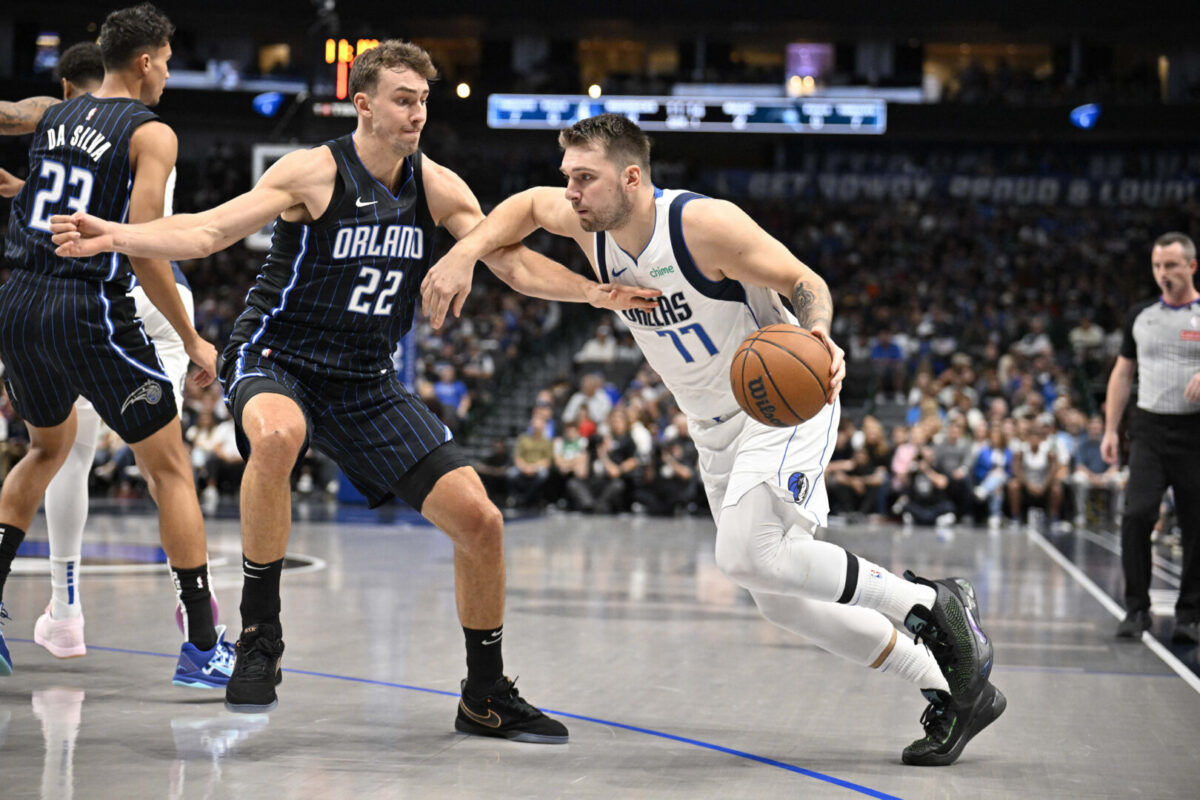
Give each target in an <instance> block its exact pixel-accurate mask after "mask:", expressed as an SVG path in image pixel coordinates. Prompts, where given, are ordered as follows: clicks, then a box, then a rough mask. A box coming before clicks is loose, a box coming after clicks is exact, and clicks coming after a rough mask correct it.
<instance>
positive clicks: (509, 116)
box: [487, 94, 887, 134]
mask: <svg viewBox="0 0 1200 800" xmlns="http://www.w3.org/2000/svg"><path fill="white" fill-rule="evenodd" d="M606 113H607V114H621V115H622V116H626V117H629V119H631V120H633V121H634V122H636V123H637V124H638V125H639V126H640V127H641V128H642V129H643V130H647V131H681V132H687V131H699V132H708V133H823V134H881V133H884V132H885V131H886V130H887V103H885V102H884V101H883V100H878V99H873V98H857V97H856V98H845V99H839V98H835V97H801V98H791V97H779V98H773V97H772V98H762V97H737V98H716V97H674V96H664V97H620V96H613V97H599V98H591V97H587V96H585V95H546V94H493V95H489V96H488V120H487V122H488V127H490V128H526V129H540V130H546V129H553V130H559V129H562V128H566V127H568V126H570V125H573V124H574V123H576V122H578V121H579V120H581V119H586V118H587V117H594V116H596V115H597V114H606Z"/></svg>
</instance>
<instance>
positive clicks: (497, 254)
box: [421, 158, 657, 328]
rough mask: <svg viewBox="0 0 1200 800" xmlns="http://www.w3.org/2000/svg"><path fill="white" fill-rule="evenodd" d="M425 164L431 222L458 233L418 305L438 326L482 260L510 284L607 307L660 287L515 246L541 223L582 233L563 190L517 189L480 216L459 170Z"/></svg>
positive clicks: (461, 299)
mask: <svg viewBox="0 0 1200 800" xmlns="http://www.w3.org/2000/svg"><path fill="white" fill-rule="evenodd" d="M425 164H426V166H425V192H426V195H427V198H428V201H429V208H430V212H431V213H432V214H433V216H434V219H435V221H437V222H438V223H439V224H440V225H442V226H444V227H445V228H446V229H447V230H448V231H450V233H451V235H453V236H454V237H455V238H456V239H458V243H457V244H456V245H455V246H454V247H453V248H451V250H450V252H449V253H447V254H446V255H445V256H443V257H442V258H441V260H439V261H438V262H437V263H436V264H434V265H433V268H432V269H430V271H429V274H427V275H426V276H425V280H424V281H423V282H422V284H421V300H422V307H423V308H424V310H425V315H426V316H427V317H429V321H430V324H431V325H433V326H434V327H435V328H438V327H441V325H442V323H443V322H444V321H445V317H446V314H447V313H449V312H452V313H453V314H454V315H455V316H456V317H457V316H458V315H459V314H460V313H461V312H462V307H463V304H464V303H465V302H466V299H467V297H468V295H469V294H470V292H471V280H472V275H473V273H474V271H475V264H476V262H478V261H483V262H484V263H485V264H487V265H488V267H489V268H490V269H491V270H492V271H493V272H495V273H496V275H497V276H498V277H499V278H500V279H501V280H503V281H504V282H505V283H507V284H508V285H509V286H511V287H513V288H514V289H516V290H517V291H518V292H521V293H522V294H527V295H530V296H532V297H541V298H545V299H549V300H566V301H573V302H591V303H593V304H594V305H598V306H602V307H607V308H632V307H644V308H649V307H650V304H649V301H648V300H647V299H646V298H649V297H653V296H655V295H656V294H657V292H652V291H646V290H640V289H634V288H632V287H629V288H625V287H622V288H620V289H616V288H614V287H602V286H601V285H600V284H598V283H596V282H595V281H590V280H588V279H587V278H584V277H583V276H582V275H579V274H578V273H575V272H572V271H571V270H569V269H567V268H566V267H564V266H563V265H562V264H559V263H558V262H556V261H552V260H550V259H549V258H546V257H545V256H541V255H538V254H536V253H534V252H532V251H530V250H528V249H527V248H525V247H522V246H519V243H520V242H521V240H522V239H524V238H525V237H526V236H528V235H529V234H531V233H533V231H535V230H537V229H538V228H545V229H546V230H548V231H550V232H551V233H558V234H561V235H565V236H573V235H574V234H575V233H576V232H578V233H580V234H581V233H582V230H581V229H580V228H579V224H578V222H576V221H575V219H574V215H573V213H571V208H570V205H569V204H566V201H565V199H564V198H563V194H562V190H561V189H552V188H550V187H538V188H534V189H529V190H526V191H524V192H520V193H519V194H515V195H513V196H512V197H510V198H508V199H507V200H505V201H504V202H503V203H501V204H500V205H498V206H497V207H496V208H495V209H494V210H493V211H492V213H491V214H489V215H488V217H487V219H483V212H482V211H481V210H480V208H479V201H478V200H476V198H475V195H474V194H473V193H472V192H471V190H470V188H469V187H468V186H467V185H466V183H465V182H464V181H463V180H462V179H461V178H460V177H459V176H457V175H456V174H454V173H453V172H451V171H450V170H448V169H446V168H444V167H441V166H438V165H437V164H434V163H433V162H432V161H431V160H429V159H428V158H426V159H425ZM563 206H565V213H564V209H563ZM481 219H482V220H483V221H482V222H481V221H480V220H481ZM572 224H573V225H574V228H575V230H574V231H572V229H571V225H572Z"/></svg>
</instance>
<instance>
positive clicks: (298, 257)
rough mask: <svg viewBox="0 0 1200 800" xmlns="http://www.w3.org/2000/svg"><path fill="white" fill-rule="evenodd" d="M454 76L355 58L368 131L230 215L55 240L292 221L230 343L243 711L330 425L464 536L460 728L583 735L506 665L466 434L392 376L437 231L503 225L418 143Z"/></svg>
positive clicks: (562, 273)
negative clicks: (307, 470)
mask: <svg viewBox="0 0 1200 800" xmlns="http://www.w3.org/2000/svg"><path fill="white" fill-rule="evenodd" d="M435 74H436V72H435V70H434V68H433V65H432V64H431V63H430V61H429V57H428V54H426V53H425V52H424V51H423V50H421V49H420V48H418V47H416V46H414V45H411V44H407V43H403V42H398V41H388V42H383V43H382V44H381V45H380V46H379V47H378V48H376V49H374V50H371V51H368V52H367V53H364V54H363V55H360V56H359V57H358V59H357V60H356V61H355V62H354V66H353V68H352V70H351V75H350V93H351V96H352V97H353V99H354V104H355V107H356V109H357V111H358V127H357V129H356V130H355V132H354V134H353V135H352V136H347V137H343V138H342V139H338V140H336V141H334V142H330V143H327V144H325V145H322V146H320V147H316V148H314V149H312V150H306V151H298V152H295V153H291V154H289V155H287V156H285V157H284V158H282V159H280V160H279V161H278V162H277V163H276V164H275V165H274V166H273V167H272V168H271V169H270V170H268V171H267V172H266V174H264V175H263V177H262V179H261V180H260V181H259V183H258V185H257V186H255V187H254V189H252V190H251V191H250V192H248V193H246V194H244V195H242V196H241V197H237V198H235V199H233V200H230V201H229V202H227V203H225V204H223V205H221V206H218V207H217V208H214V209H212V210H210V211H206V212H203V213H201V214H196V215H186V214H184V215H177V216H174V217H171V218H169V219H164V220H159V221H156V222H154V223H152V224H149V225H139V226H121V225H113V224H111V223H105V222H103V221H101V220H98V219H95V218H94V217H92V216H89V215H81V214H76V215H74V216H72V217H69V218H68V217H56V218H55V224H56V232H57V234H58V235H57V236H56V239H55V241H56V242H57V243H59V244H60V245H61V247H60V252H62V253H63V254H67V255H79V256H87V255H90V254H93V253H96V252H99V251H104V250H116V251H118V252H124V253H130V254H135V253H136V254H139V255H144V256H155V257H178V258H185V257H196V256H200V255H204V254H207V253H210V252H213V251H215V250H218V249H220V248H222V247H225V246H227V245H229V244H231V243H232V242H234V241H237V240H238V239H240V238H242V237H243V236H246V235H247V234H249V233H250V232H252V231H254V230H257V229H258V228H260V227H262V226H263V225H265V224H266V223H268V222H270V221H271V219H273V218H275V217H276V216H278V217H279V219H278V220H277V221H276V223H275V235H274V238H273V240H272V251H271V255H270V256H269V257H268V260H267V263H266V265H265V266H264V267H263V269H262V271H261V272H260V274H259V277H258V280H257V281H256V283H255V286H254V288H253V289H251V291H250V294H249V295H248V297H247V304H248V308H247V310H246V311H245V313H244V314H243V316H242V318H241V319H240V320H239V321H238V324H237V328H236V331H235V334H234V336H233V340H232V341H231V342H230V344H229V347H228V348H227V349H226V366H225V375H224V377H225V379H226V389H227V391H228V393H229V396H228V400H229V402H230V405H231V407H232V408H233V411H234V415H235V418H236V419H237V420H238V424H239V426H240V429H241V432H242V434H243V436H244V438H245V440H246V444H247V445H248V446H249V458H248V460H247V465H246V473H245V477H244V478H243V481H242V544H243V550H244V556H245V563H244V566H245V576H246V578H245V582H244V584H243V593H242V608H241V610H242V623H243V626H244V627H243V630H242V636H241V639H240V641H239V642H238V661H237V666H236V667H235V670H234V676H233V678H232V679H231V680H230V683H229V687H228V690H227V692H226V705H227V706H228V707H229V708H231V709H232V710H235V711H262V710H267V709H270V708H273V707H274V705H275V704H276V702H277V700H276V693H275V683H276V680H277V676H278V674H279V673H278V665H279V658H280V656H281V654H282V652H283V640H282V632H281V625H280V620H279V613H280V606H279V590H278V587H279V575H280V565H281V561H282V558H283V555H284V551H285V548H286V545H287V537H288V531H289V527H290V510H291V506H290V503H289V483H288V477H289V473H290V471H291V468H292V465H293V464H294V463H295V461H296V458H297V457H298V456H299V455H300V454H301V452H302V451H303V448H304V445H305V441H306V438H309V437H311V440H312V442H313V443H314V444H315V445H316V446H318V447H320V448H322V449H324V450H325V451H326V452H328V453H329V454H330V455H331V456H333V457H334V458H335V460H337V461H338V463H339V464H340V465H341V466H342V468H343V469H344V470H345V471H346V473H347V475H349V476H350V478H351V480H352V481H353V482H354V483H355V484H356V485H357V486H358V487H359V488H360V489H361V490H363V492H364V493H365V494H366V495H367V496H368V498H370V499H371V501H372V502H374V503H378V502H382V501H383V500H386V499H387V498H388V497H390V496H392V495H396V496H399V497H401V498H402V499H404V500H405V501H406V502H408V503H409V504H410V505H411V506H413V507H414V508H417V509H419V510H420V511H421V513H422V514H423V515H424V516H425V517H427V518H428V519H429V520H430V521H432V522H433V523H434V524H435V525H437V526H438V527H439V528H441V529H442V530H444V531H445V532H446V533H447V534H448V535H449V536H450V537H451V539H452V540H453V541H454V545H455V556H454V567H455V582H456V596H457V600H458V611H459V618H460V621H461V622H462V625H463V631H464V636H465V638H466V645H467V679H466V680H465V681H464V682H463V697H462V700H461V701H460V703H459V710H458V716H457V718H456V720H455V727H456V728H457V729H458V730H460V731H463V732H466V733H474V734H479V735H486V736H499V737H503V738H508V739H516V740H520V741H528V742H541V743H553V744H556V743H563V742H566V740H567V731H566V728H565V727H564V726H563V725H562V724H561V723H559V722H557V721H555V720H552V719H550V718H548V717H546V716H545V715H543V714H542V713H541V712H539V711H538V710H537V709H535V708H534V707H533V706H531V705H529V704H528V703H526V702H525V701H524V700H522V699H521V697H520V695H519V694H518V693H517V690H516V688H515V687H514V685H513V682H512V681H510V680H509V679H507V678H505V677H504V675H503V662H502V659H501V657H500V640H501V637H502V635H503V611H504V551H503V521H502V517H501V515H500V512H499V511H498V510H497V509H496V508H495V506H493V505H492V504H491V503H490V502H489V501H488V499H487V494H486V493H485V492H484V489H483V485H482V483H481V482H480V480H479V476H478V475H477V474H476V473H475V471H474V470H473V469H472V468H471V467H469V466H468V465H467V463H466V460H465V459H464V458H463V457H462V456H461V455H459V453H458V449H457V447H456V445H455V444H454V443H453V442H452V441H451V439H450V435H449V432H448V431H447V430H446V429H445V427H444V426H443V425H442V423H441V422H440V421H438V420H437V418H436V417H435V416H434V415H433V414H432V413H431V412H430V411H429V410H428V409H427V408H426V407H425V406H424V405H423V404H422V403H421V402H420V400H418V399H417V398H416V397H414V396H413V395H412V394H410V393H409V392H408V391H406V390H405V389H404V387H403V386H402V385H401V384H400V382H399V380H398V379H397V377H396V376H395V374H394V373H393V372H392V370H391V369H390V354H391V352H392V350H393V347H394V345H395V343H396V341H397V339H398V337H399V336H400V335H402V334H403V333H405V332H406V331H407V330H408V328H409V327H410V325H411V323H412V318H413V313H414V308H415V304H416V302H417V298H418V296H419V291H420V284H421V280H422V278H423V277H424V275H425V272H426V271H427V269H428V268H429V263H430V254H431V252H432V236H433V230H434V226H435V225H440V226H443V227H445V228H446V229H447V230H448V231H450V233H451V234H453V235H454V236H455V237H456V238H457V237H461V236H464V235H465V234H466V233H467V232H468V231H470V230H471V229H472V228H473V227H474V226H475V225H476V224H477V223H478V222H479V220H480V219H482V217H483V215H482V213H481V212H480V209H479V204H478V201H477V200H476V199H475V197H474V196H473V195H472V194H471V191H470V189H468V188H467V186H466V184H465V183H463V181H462V180H461V179H460V178H459V177H458V176H457V175H455V174H454V173H453V172H451V171H449V170H448V169H446V168H444V167H442V166H440V165H438V164H436V163H434V162H433V161H432V160H430V159H429V158H428V157H426V156H424V155H423V154H422V153H421V152H420V151H418V149H417V145H418V142H419V140H420V134H421V129H422V128H423V127H424V124H425V118H426V117H425V104H426V99H427V97H428V94H429V84H428V81H429V79H431V78H433V77H434V76H435ZM485 261H486V262H487V263H488V264H489V266H491V267H492V268H493V269H494V270H496V271H497V272H498V274H500V275H501V276H502V277H504V278H505V280H507V281H509V282H510V284H512V285H513V286H514V287H515V288H517V289H518V290H519V291H522V292H525V293H527V294H534V295H536V296H539V297H545V298H549V299H563V300H575V301H589V302H592V303H593V304H595V305H599V306H603V307H608V308H632V307H636V308H643V309H649V308H652V307H654V303H652V302H651V301H650V300H648V299H646V298H649V297H651V296H653V295H655V294H657V292H656V291H654V290H645V289H636V288H633V287H628V288H622V289H618V288H615V287H611V286H607V285H601V284H597V283H595V282H593V281H589V280H587V279H585V278H583V277H582V276H580V275H576V274H575V273H573V272H571V271H570V270H567V269H566V268H565V267H561V266H560V265H555V264H553V263H552V262H549V261H547V260H546V259H544V258H542V257H540V256H537V255H535V254H533V253H531V252H530V251H528V250H526V249H525V248H523V247H519V246H518V247H512V248H506V249H504V250H502V251H497V252H495V253H491V254H489V255H488V256H487V257H486V258H485ZM459 308H461V304H460V305H459ZM456 310H457V309H456Z"/></svg>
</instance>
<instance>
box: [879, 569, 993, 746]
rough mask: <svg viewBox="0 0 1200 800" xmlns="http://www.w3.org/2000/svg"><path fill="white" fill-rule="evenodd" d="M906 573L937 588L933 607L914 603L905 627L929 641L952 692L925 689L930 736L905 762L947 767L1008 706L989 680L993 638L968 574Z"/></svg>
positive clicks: (923, 719)
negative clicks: (933, 576)
mask: <svg viewBox="0 0 1200 800" xmlns="http://www.w3.org/2000/svg"><path fill="white" fill-rule="evenodd" d="M904 577H905V578H906V579H907V580H910V581H913V582H914V583H920V584H922V585H925V586H929V587H931V588H932V589H933V590H934V591H935V592H937V597H936V599H935V600H934V603H933V607H932V608H925V607H924V606H914V607H913V609H912V610H911V611H910V612H909V614H908V617H907V618H906V619H905V620H904V626H905V627H906V628H907V629H908V630H910V631H912V633H913V634H915V636H916V639H917V641H918V642H924V643H925V644H926V645H927V646H928V647H929V650H930V652H932V653H933V657H934V658H935V659H936V660H937V663H938V666H939V667H941V669H942V674H943V675H944V676H945V678H946V683H947V684H949V686H950V692H949V693H948V694H947V693H946V692H942V691H936V690H923V691H922V694H924V695H925V697H926V699H927V700H929V706H928V707H927V708H926V709H925V713H924V714H922V716H921V724H922V725H923V726H924V727H925V736H924V737H923V738H921V739H918V740H917V741H915V742H913V743H912V744H911V745H909V746H908V747H907V748H905V750H904V753H903V756H902V758H903V760H904V763H906V764H914V765H921V766H945V765H947V764H951V763H953V762H954V761H955V759H957V758H958V756H959V754H961V753H962V750H963V748H964V747H965V746H966V744H967V742H969V741H970V740H971V738H972V737H974V736H975V735H976V734H977V733H979V732H980V731H981V730H983V729H984V728H986V727H987V726H988V725H990V724H991V723H992V722H994V721H995V720H996V718H998V717H999V716H1000V715H1001V714H1002V713H1004V709H1005V707H1006V706H1007V705H1008V701H1007V700H1006V699H1005V697H1004V695H1003V694H1001V693H1000V691H999V690H998V689H996V687H994V686H992V685H991V683H990V682H989V681H988V678H989V676H990V675H991V673H992V656H993V648H992V642H991V640H990V639H988V637H987V635H986V634H985V633H984V632H983V629H982V628H981V627H980V626H979V622H978V619H979V604H978V602H977V600H976V597H975V588H974V587H973V586H971V583H970V581H967V580H966V579H964V578H946V579H943V580H939V581H928V580H925V579H923V578H918V577H917V576H915V575H914V574H913V573H912V572H905V573H904Z"/></svg>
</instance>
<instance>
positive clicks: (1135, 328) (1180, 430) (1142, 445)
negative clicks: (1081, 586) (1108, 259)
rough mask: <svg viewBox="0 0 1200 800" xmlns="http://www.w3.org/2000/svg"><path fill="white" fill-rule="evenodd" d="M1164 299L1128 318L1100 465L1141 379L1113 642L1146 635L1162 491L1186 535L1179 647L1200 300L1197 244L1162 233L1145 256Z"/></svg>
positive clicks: (1186, 616)
mask: <svg viewBox="0 0 1200 800" xmlns="http://www.w3.org/2000/svg"><path fill="white" fill-rule="evenodd" d="M1150 264H1151V266H1152V268H1153V271H1154V281H1155V283H1157V284H1158V287H1159V288H1160V289H1161V290H1162V295H1161V296H1159V297H1157V298H1155V299H1153V300H1147V301H1145V302H1143V303H1140V304H1139V305H1137V306H1136V307H1135V308H1134V309H1133V310H1132V311H1131V312H1130V314H1129V316H1128V317H1126V320H1125V335H1124V337H1123V339H1122V342H1121V354H1120V356H1118V357H1117V363H1116V366H1114V367H1113V371H1112V374H1111V375H1110V376H1109V379H1108V392H1107V396H1106V402H1107V409H1106V417H1105V423H1104V440H1103V442H1102V443H1101V445H1100V450H1101V453H1102V454H1103V456H1104V460H1105V461H1107V462H1108V463H1110V464H1113V463H1116V460H1117V425H1118V423H1119V422H1120V420H1121V416H1122V414H1123V413H1124V411H1125V406H1126V404H1127V403H1128V402H1129V393H1130V389H1131V387H1132V385H1133V376H1134V373H1135V372H1136V373H1137V375H1138V399H1137V409H1135V411H1134V415H1133V418H1132V421H1131V424H1130V439H1131V445H1130V451H1129V486H1128V490H1127V494H1126V499H1125V513H1124V517H1123V519H1122V522H1121V565H1122V567H1123V569H1124V572H1125V607H1126V612H1127V613H1126V616H1125V619H1124V620H1122V622H1121V623H1120V625H1118V626H1117V636H1118V637H1120V638H1124V639H1139V638H1141V635H1142V632H1143V631H1145V630H1147V629H1149V627H1150V563H1151V547H1150V532H1151V531H1152V530H1153V529H1154V523H1155V521H1156V520H1157V519H1158V507H1159V503H1160V502H1161V500H1162V496H1163V492H1164V491H1166V488H1167V487H1168V486H1171V487H1173V488H1174V490H1175V510H1176V513H1177V514H1178V516H1179V525H1180V527H1181V528H1182V530H1183V574H1182V576H1181V579H1180V587H1179V600H1178V601H1177V602H1176V604H1175V631H1174V633H1173V634H1172V636H1171V641H1172V642H1174V643H1176V644H1197V643H1198V642H1200V554H1197V550H1196V545H1197V539H1198V538H1200V292H1197V291H1196V283H1195V276H1196V245H1195V243H1193V242H1192V240H1191V239H1190V238H1188V237H1187V236H1185V235H1184V234H1182V233H1165V234H1163V235H1162V236H1160V237H1158V238H1157V239H1156V240H1155V241H1154V249H1153V250H1151V253H1150Z"/></svg>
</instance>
